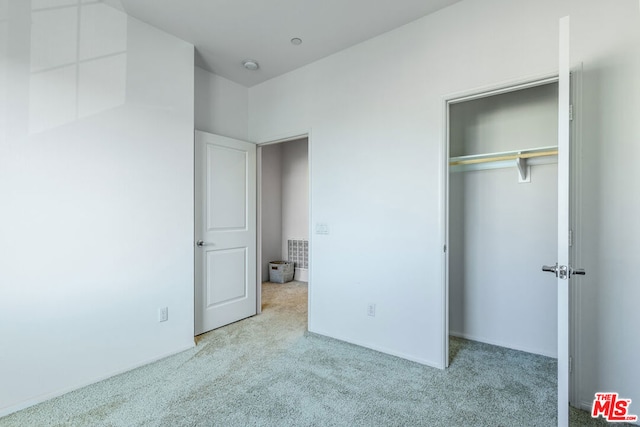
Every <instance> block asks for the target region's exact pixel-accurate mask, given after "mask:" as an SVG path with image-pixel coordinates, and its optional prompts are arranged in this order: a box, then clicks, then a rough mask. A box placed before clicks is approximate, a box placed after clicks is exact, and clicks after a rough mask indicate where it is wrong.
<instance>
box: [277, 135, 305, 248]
mask: <svg viewBox="0 0 640 427" xmlns="http://www.w3.org/2000/svg"><path fill="white" fill-rule="evenodd" d="M281 145H282V256H283V258H282V259H287V257H288V248H287V241H288V240H289V239H296V240H300V239H309V159H308V156H309V148H308V140H307V139H306V138H305V139H302V140H296V141H289V142H285V143H283V144H281Z"/></svg>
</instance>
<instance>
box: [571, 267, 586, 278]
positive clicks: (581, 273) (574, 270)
mask: <svg viewBox="0 0 640 427" xmlns="http://www.w3.org/2000/svg"><path fill="white" fill-rule="evenodd" d="M574 274H575V275H578V276H585V275H586V274H587V273H586V272H585V271H584V268H572V269H571V275H572V276H573V275H574Z"/></svg>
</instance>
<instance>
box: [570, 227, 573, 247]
mask: <svg viewBox="0 0 640 427" xmlns="http://www.w3.org/2000/svg"><path fill="white" fill-rule="evenodd" d="M572 246H573V230H569V247H572Z"/></svg>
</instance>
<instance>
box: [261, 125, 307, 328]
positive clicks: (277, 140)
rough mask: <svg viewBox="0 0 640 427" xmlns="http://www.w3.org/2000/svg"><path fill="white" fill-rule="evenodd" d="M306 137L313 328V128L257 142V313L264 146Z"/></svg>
mask: <svg viewBox="0 0 640 427" xmlns="http://www.w3.org/2000/svg"><path fill="white" fill-rule="evenodd" d="M303 138H306V139H307V148H308V153H307V165H308V168H309V177H308V179H309V189H308V190H309V191H308V194H309V211H308V212H307V215H308V216H309V230H308V236H309V266H308V271H307V273H308V282H307V283H308V296H307V329H309V330H311V328H310V325H311V315H310V310H309V307H311V300H312V295H313V291H312V290H313V287H312V285H311V282H312V277H313V273H312V272H313V267H312V266H313V262H312V254H313V234H312V233H311V230H312V227H311V212H312V209H311V203H312V197H311V188H312V185H311V176H312V173H311V171H312V162H311V158H312V152H313V150H312V149H311V147H312V142H311V129H309V130H306V131H303V132H291V133H288V134H286V136H281V137H278V138H267V139H265V140H263V141H260V142H257V143H256V168H257V171H256V180H257V186H256V191H257V203H256V205H257V212H256V214H257V215H256V221H257V241H256V246H257V247H256V255H257V256H256V258H257V265H256V268H257V270H256V271H257V272H258V274H256V311H257V314H260V313H262V200H263V199H262V148H263V147H266V146H268V145H275V144H281V143H284V142H290V141H297V140H299V139H303Z"/></svg>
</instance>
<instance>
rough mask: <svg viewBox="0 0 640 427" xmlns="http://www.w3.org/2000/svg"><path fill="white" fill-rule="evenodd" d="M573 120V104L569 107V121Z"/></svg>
mask: <svg viewBox="0 0 640 427" xmlns="http://www.w3.org/2000/svg"><path fill="white" fill-rule="evenodd" d="M572 120H573V104H570V105H569V121H572Z"/></svg>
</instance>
